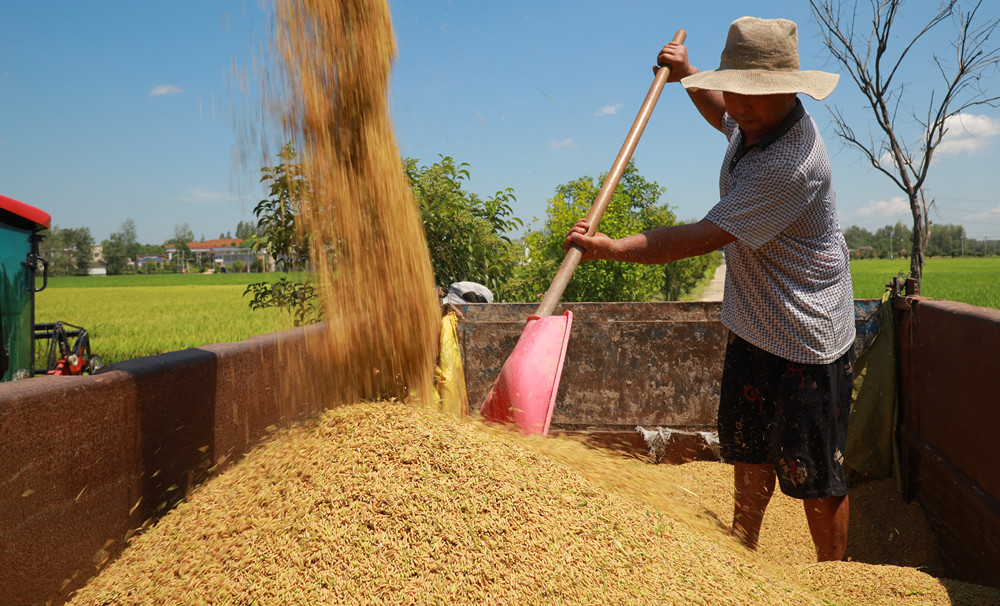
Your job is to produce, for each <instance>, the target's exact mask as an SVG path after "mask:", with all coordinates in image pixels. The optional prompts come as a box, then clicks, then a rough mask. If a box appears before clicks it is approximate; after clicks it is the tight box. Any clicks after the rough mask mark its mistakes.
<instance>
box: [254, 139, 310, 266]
mask: <svg viewBox="0 0 1000 606" xmlns="http://www.w3.org/2000/svg"><path fill="white" fill-rule="evenodd" d="M297 156H298V153H297V152H296V151H295V147H294V146H293V145H292V144H291V143H288V144H286V145H285V147H283V148H282V150H281V151H280V152H278V158H279V159H280V160H281V162H279V163H278V164H276V165H275V166H265V167H264V168H262V169H260V172H261V177H260V181H261V183H264V182H270V187H269V190H268V193H269V197H268V198H265V199H263V200H261V201H260V202H258V203H257V206H255V207H254V209H253V212H254V215H255V216H256V217H257V227H256V229H255V231H256V234H255V235H254V236H253V237H252V238H251V246H252V247H253V249H254V252H266V253H268V254H269V255H271V257H272V258H273V259H274V260H275V263H277V266H278V269H279V270H281V271H300V270H302V269H305V268H306V267H307V266H308V265H309V237H308V234H304V235H300V234H299V233H298V229H297V226H296V218H297V216H298V215H299V214H300V213H301V210H302V204H303V202H304V201H305V200H307V199H308V196H309V183H308V181H307V180H306V177H305V175H304V174H303V172H302V164H300V163H296V162H294V160H295V158H296V157H297Z"/></svg>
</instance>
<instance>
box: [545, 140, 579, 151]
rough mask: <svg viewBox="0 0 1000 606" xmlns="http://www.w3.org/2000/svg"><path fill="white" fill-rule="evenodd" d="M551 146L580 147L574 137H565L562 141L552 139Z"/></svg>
mask: <svg viewBox="0 0 1000 606" xmlns="http://www.w3.org/2000/svg"><path fill="white" fill-rule="evenodd" d="M549 146H550V147H554V148H556V149H559V148H562V147H564V148H569V149H576V148H577V147H579V146H578V145H577V144H576V143H575V142H574V141H573V140H572V139H563V140H562V141H551V142H549Z"/></svg>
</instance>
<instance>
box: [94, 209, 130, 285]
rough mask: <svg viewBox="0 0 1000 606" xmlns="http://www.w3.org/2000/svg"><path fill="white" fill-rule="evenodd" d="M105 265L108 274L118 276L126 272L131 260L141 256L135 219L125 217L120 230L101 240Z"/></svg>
mask: <svg viewBox="0 0 1000 606" xmlns="http://www.w3.org/2000/svg"><path fill="white" fill-rule="evenodd" d="M101 248H102V249H103V255H104V265H105V267H106V268H107V271H108V274H109V275H112V276H117V275H121V274H123V273H125V272H126V271H127V270H128V268H129V266H130V265H131V262H132V261H134V260H135V259H136V257H138V256H139V242H138V240H137V239H136V235H135V221H133V220H132V219H125V221H123V222H122V224H121V226H120V228H119V231H117V232H114V233H113V234H111V236H110V237H109V238H108V239H107V240H104V241H103V242H101Z"/></svg>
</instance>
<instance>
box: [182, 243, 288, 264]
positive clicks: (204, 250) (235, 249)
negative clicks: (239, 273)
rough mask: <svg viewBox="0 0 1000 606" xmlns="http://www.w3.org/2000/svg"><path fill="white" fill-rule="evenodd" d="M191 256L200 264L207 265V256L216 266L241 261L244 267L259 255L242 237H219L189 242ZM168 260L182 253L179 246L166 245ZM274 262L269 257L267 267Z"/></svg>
mask: <svg viewBox="0 0 1000 606" xmlns="http://www.w3.org/2000/svg"><path fill="white" fill-rule="evenodd" d="M188 248H189V249H190V250H191V256H192V257H194V258H196V259H197V261H198V264H199V265H206V264H207V263H205V261H206V257H207V258H208V259H210V260H211V261H212V265H214V266H215V267H216V268H221V267H225V268H229V267H232V265H233V263H235V262H237V261H239V262H240V263H242V264H243V266H244V267H250V265H252V264H253V262H254V261H255V260H256V259H257V257H258V255H257V253H255V252H254V251H253V249H252V248H250V247H249V246H244V244H243V240H241V239H240V238H217V239H215V240H206V241H205V242H188ZM166 254H167V261H173V260H174V257H175V256H177V255H179V254H180V251H178V250H177V246H176V245H174V244H168V245H167V246H166ZM271 265H272V262H271V261H270V260H269V259H268V260H267V261H266V262H265V267H271Z"/></svg>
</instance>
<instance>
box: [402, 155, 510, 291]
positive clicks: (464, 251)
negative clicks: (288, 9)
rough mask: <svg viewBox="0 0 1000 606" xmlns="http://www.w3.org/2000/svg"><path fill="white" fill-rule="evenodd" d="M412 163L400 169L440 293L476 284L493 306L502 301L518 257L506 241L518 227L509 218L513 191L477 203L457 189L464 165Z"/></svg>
mask: <svg viewBox="0 0 1000 606" xmlns="http://www.w3.org/2000/svg"><path fill="white" fill-rule="evenodd" d="M417 162H418V161H417V160H415V159H412V158H406V159H404V160H403V169H404V170H405V171H406V175H407V177H408V178H409V179H410V190H411V191H412V193H413V197H414V200H415V201H416V202H417V204H418V205H419V206H420V217H421V220H422V222H423V226H424V237H425V238H426V240H427V246H428V249H429V251H430V257H431V266H432V268H433V270H434V280H435V281H436V283H437V284H438V286H441V287H443V288H447V287H448V286H449V285H451V284H452V283H453V282H463V281H470V282H478V283H479V284H482V285H483V286H486V287H487V288H489V289H490V290H491V291H492V292H493V293H494V296H495V297H496V299H497V300H503V299H505V297H506V293H505V292H504V285H505V283H506V282H507V280H508V279H509V278H510V275H511V272H513V270H514V266H515V265H516V263H517V261H518V259H519V257H520V251H519V249H518V248H517V247H516V246H515V245H514V244H513V243H512V242H511V239H510V236H509V235H508V234H509V233H510V232H511V231H513V230H515V229H517V228H519V227H520V226H521V225H522V223H521V220H520V219H518V218H516V217H513V216H512V209H511V204H512V203H513V202H514V201H515V198H514V190H513V189H511V188H509V187H508V188H507V189H505V190H503V191H498V192H496V194H494V195H493V196H492V197H490V198H487V199H486V200H482V199H480V198H479V196H477V195H476V194H474V193H470V192H468V191H465V190H464V189H462V184H463V182H464V181H467V180H469V178H470V171H469V165H468V164H466V163H464V162H462V163H458V164H457V163H456V162H455V160H454V159H453V158H451V157H450V156H441V160H440V161H439V162H437V163H435V164H432V165H431V166H418V165H417Z"/></svg>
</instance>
